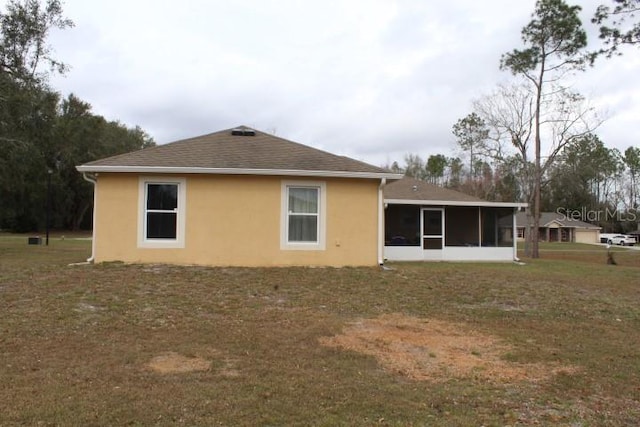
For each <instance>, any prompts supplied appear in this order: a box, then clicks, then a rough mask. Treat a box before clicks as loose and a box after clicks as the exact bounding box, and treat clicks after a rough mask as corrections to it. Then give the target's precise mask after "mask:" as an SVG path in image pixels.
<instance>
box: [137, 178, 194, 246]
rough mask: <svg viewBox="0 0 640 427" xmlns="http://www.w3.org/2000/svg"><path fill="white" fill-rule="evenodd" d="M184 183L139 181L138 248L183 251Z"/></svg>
mask: <svg viewBox="0 0 640 427" xmlns="http://www.w3.org/2000/svg"><path fill="white" fill-rule="evenodd" d="M185 191H186V182H185V180H184V179H166V180H165V179H160V178H140V190H139V192H140V214H139V225H138V226H139V232H138V246H140V247H150V248H182V247H184V210H185Z"/></svg>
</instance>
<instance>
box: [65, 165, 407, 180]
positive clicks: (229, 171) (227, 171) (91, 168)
mask: <svg viewBox="0 0 640 427" xmlns="http://www.w3.org/2000/svg"><path fill="white" fill-rule="evenodd" d="M76 169H77V170H78V172H94V173H100V172H109V173H153V174H209V175H272V176H274V175H277V176H307V177H326V178H361V179H387V180H397V179H401V178H402V177H403V176H404V175H403V174H397V173H391V172H388V173H387V172H350V171H322V170H296V169H241V168H197V167H166V166H104V165H80V166H76Z"/></svg>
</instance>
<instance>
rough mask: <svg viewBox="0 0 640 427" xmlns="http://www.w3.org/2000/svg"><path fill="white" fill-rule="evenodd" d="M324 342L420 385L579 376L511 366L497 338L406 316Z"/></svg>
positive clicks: (557, 368) (367, 322) (362, 324)
mask: <svg viewBox="0 0 640 427" xmlns="http://www.w3.org/2000/svg"><path fill="white" fill-rule="evenodd" d="M320 342H321V344H323V345H326V346H329V347H339V348H344V349H347V350H352V351H356V352H359V353H363V354H368V355H371V356H374V357H375V358H376V359H377V360H378V362H379V363H380V364H381V365H382V366H383V368H384V369H386V370H388V371H391V372H395V373H399V374H401V375H405V376H407V377H409V378H411V379H414V380H418V381H433V382H441V381H446V380H448V379H450V378H452V377H457V378H481V379H484V380H488V381H492V382H511V381H541V380H545V379H547V378H550V377H551V376H553V375H555V374H558V373H561V372H562V373H567V374H571V373H573V372H575V371H576V368H575V367H571V366H561V365H558V364H521V363H513V362H508V361H506V360H504V359H503V356H504V355H505V354H507V353H508V352H509V351H511V350H512V347H510V346H508V345H506V344H504V343H502V342H501V341H500V340H499V339H497V338H496V337H493V336H490V335H486V334H481V333H479V332H476V331H473V330H470V328H469V327H467V326H465V325H462V324H457V323H452V322H445V321H441V320H430V319H419V318H415V317H408V316H404V315H401V314H389V315H384V316H381V317H378V318H375V319H364V320H361V321H359V322H356V323H354V324H352V325H350V326H349V327H347V328H345V329H344V331H343V333H342V334H341V335H337V336H334V337H329V338H322V339H321V340H320Z"/></svg>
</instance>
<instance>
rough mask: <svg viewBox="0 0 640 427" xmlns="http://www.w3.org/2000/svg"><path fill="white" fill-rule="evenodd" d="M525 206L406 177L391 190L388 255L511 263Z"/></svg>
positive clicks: (387, 212) (387, 215)
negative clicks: (513, 235)
mask: <svg viewBox="0 0 640 427" xmlns="http://www.w3.org/2000/svg"><path fill="white" fill-rule="evenodd" d="M524 206H525V204H522V203H502V202H500V203H498V202H487V201H484V200H481V199H478V198H475V197H472V196H468V195H466V194H463V193H460V192H457V191H453V190H449V189H445V188H441V187H438V186H435V185H432V184H428V183H425V182H423V181H417V180H413V179H409V178H404V179H402V180H400V181H396V182H394V183H391V184H389V185H388V186H387V187H386V188H385V237H384V240H385V243H384V255H385V258H386V259H387V260H391V261H423V260H425V261H426V260H429V261H511V260H513V259H516V258H517V253H516V246H515V243H514V242H513V239H509V238H508V236H509V233H505V232H504V226H503V224H505V222H507V223H510V224H512V228H513V229H515V222H514V215H515V213H516V212H517V210H519V209H520V208H522V207H524Z"/></svg>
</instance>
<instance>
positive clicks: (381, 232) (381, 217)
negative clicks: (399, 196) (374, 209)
mask: <svg viewBox="0 0 640 427" xmlns="http://www.w3.org/2000/svg"><path fill="white" fill-rule="evenodd" d="M386 184H387V179H386V178H382V179H381V180H380V186H379V187H378V265H379V266H381V267H382V266H383V265H384V193H383V191H382V189H383V188H384V186H385V185H386Z"/></svg>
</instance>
